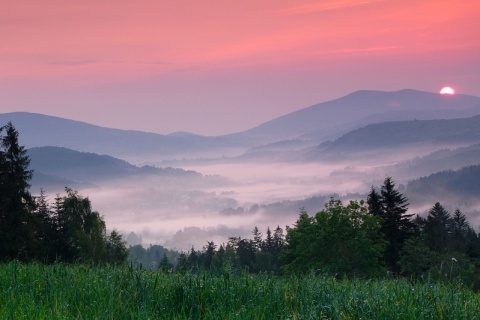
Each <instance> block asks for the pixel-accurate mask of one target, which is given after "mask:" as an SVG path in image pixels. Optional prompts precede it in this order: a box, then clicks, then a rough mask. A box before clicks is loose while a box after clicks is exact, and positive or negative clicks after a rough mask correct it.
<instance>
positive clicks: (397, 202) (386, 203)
mask: <svg viewBox="0 0 480 320" xmlns="http://www.w3.org/2000/svg"><path fill="white" fill-rule="evenodd" d="M367 204H368V211H369V213H370V214H371V215H374V216H379V217H381V218H382V220H383V221H382V227H381V231H382V233H383V234H384V236H385V239H386V240H387V248H386V250H385V263H386V265H387V267H388V268H389V269H390V270H392V271H399V266H398V264H397V263H398V261H399V259H400V251H401V250H402V246H403V243H404V242H405V240H406V239H407V238H408V236H410V235H412V234H413V232H414V224H413V223H412V222H411V221H410V218H411V217H412V216H413V214H407V213H406V212H407V208H408V205H409V203H408V200H407V199H406V198H405V197H404V196H403V195H402V194H401V193H400V192H399V191H398V190H396V189H395V183H394V182H393V180H392V178H391V177H387V178H386V179H385V180H384V183H383V186H382V187H381V189H380V194H379V193H378V192H377V191H375V189H374V188H372V191H371V192H370V194H369V196H368V199H367Z"/></svg>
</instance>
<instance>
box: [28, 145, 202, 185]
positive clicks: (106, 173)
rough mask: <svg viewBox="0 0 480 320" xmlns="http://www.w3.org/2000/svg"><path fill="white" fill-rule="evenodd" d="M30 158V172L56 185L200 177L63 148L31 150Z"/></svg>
mask: <svg viewBox="0 0 480 320" xmlns="http://www.w3.org/2000/svg"><path fill="white" fill-rule="evenodd" d="M27 155H28V156H29V157H30V168H31V169H32V170H34V172H35V176H36V175H38V174H40V175H41V177H43V178H44V179H45V178H46V177H45V175H47V176H50V177H51V178H52V179H53V182H55V181H56V180H57V179H59V178H61V179H67V180H71V181H77V182H78V181H82V182H86V181H88V182H95V181H102V180H108V179H119V178H125V177H131V176H138V175H146V174H149V175H152V174H154V175H164V176H167V175H168V176H177V177H180V176H187V175H188V176H200V174H199V173H197V172H194V171H185V170H183V169H175V168H156V167H152V166H143V167H138V166H134V165H132V164H130V163H128V162H126V161H124V160H120V159H117V158H114V157H111V156H107V155H98V154H95V153H90V152H79V151H75V150H71V149H67V148H63V147H37V148H30V149H28V150H27ZM53 177H56V178H53ZM43 182H47V181H43Z"/></svg>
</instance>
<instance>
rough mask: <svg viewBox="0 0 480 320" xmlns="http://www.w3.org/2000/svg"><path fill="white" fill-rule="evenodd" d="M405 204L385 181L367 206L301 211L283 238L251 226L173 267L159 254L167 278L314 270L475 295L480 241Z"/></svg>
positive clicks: (447, 217)
mask: <svg viewBox="0 0 480 320" xmlns="http://www.w3.org/2000/svg"><path fill="white" fill-rule="evenodd" d="M408 206H409V203H408V199H407V198H406V197H405V196H403V195H402V194H401V193H400V192H399V191H398V190H397V188H396V186H395V182H394V181H393V179H392V178H391V177H387V178H386V179H385V180H384V183H383V185H382V186H380V187H379V188H375V187H372V189H371V191H370V193H369V194H368V196H367V199H366V201H364V200H360V201H349V203H348V204H346V205H344V204H343V203H342V201H340V200H336V199H333V198H331V199H330V201H329V202H328V203H326V204H325V208H324V209H323V210H322V211H320V212H318V213H316V214H315V215H313V216H310V215H309V214H308V213H307V212H306V211H305V210H304V209H301V210H300V214H299V217H298V219H297V221H296V222H295V224H294V225H293V226H291V227H289V226H287V228H286V231H287V232H286V235H284V233H283V229H282V228H280V227H277V228H276V229H275V230H274V231H273V232H272V231H271V230H270V228H268V229H267V230H266V233H265V235H262V233H261V232H260V231H259V230H258V228H257V227H255V228H254V229H253V231H252V236H253V237H252V238H251V239H242V238H240V237H231V238H230V239H229V241H228V243H226V244H221V245H220V246H217V245H216V244H215V243H214V242H213V241H212V242H210V241H208V242H207V245H206V246H204V248H202V250H195V249H194V248H193V247H192V249H191V250H190V251H189V252H183V253H181V254H180V256H179V257H178V260H177V261H176V263H173V262H174V261H171V260H170V259H169V258H168V257H167V256H166V255H164V256H163V259H162V260H161V261H160V263H159V266H158V268H159V270H162V271H166V272H186V271H190V272H196V271H209V272H212V271H213V272H225V271H237V272H241V271H247V272H272V273H275V274H298V275H301V274H306V273H308V272H312V271H314V272H321V273H326V274H332V275H336V276H339V277H362V278H372V277H384V276H385V275H391V276H397V277H408V278H418V279H420V278H424V279H425V278H427V277H428V279H438V280H444V281H454V280H455V281H460V282H462V283H464V284H466V285H469V286H471V287H473V288H474V289H475V290H480V276H479V274H480V235H479V234H478V233H477V232H476V231H475V230H474V229H473V227H472V226H470V225H469V223H468V221H467V219H466V217H465V215H464V214H463V213H462V212H461V211H460V210H458V209H457V210H456V211H455V212H454V213H453V215H451V214H450V213H449V212H448V211H447V210H445V208H444V207H443V206H442V205H441V204H440V203H436V204H435V205H434V206H433V207H432V208H431V209H430V210H429V212H428V215H427V216H426V217H422V216H420V215H413V214H409V213H407V211H408Z"/></svg>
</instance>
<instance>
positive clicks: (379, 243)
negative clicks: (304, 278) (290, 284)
mask: <svg viewBox="0 0 480 320" xmlns="http://www.w3.org/2000/svg"><path fill="white" fill-rule="evenodd" d="M380 224H381V219H380V218H378V217H374V216H371V215H369V214H368V213H367V208H366V207H365V205H364V203H363V202H356V201H351V202H350V203H349V204H348V205H347V206H343V204H342V202H341V201H340V200H334V199H331V200H330V201H329V202H328V203H327V204H326V205H325V209H324V210H322V211H320V212H318V213H317V214H316V215H315V216H314V217H309V216H308V215H307V213H306V212H305V211H302V212H301V213H300V217H299V219H298V220H297V222H296V225H295V226H294V228H289V227H287V230H288V232H287V236H286V242H287V244H286V246H285V250H284V253H283V254H282V255H281V257H282V258H283V260H284V262H285V266H284V268H285V269H286V271H288V272H294V273H304V272H306V271H309V270H317V269H320V270H323V271H329V272H331V273H338V274H342V275H347V276H354V275H358V276H372V275H376V274H378V273H380V272H381V271H382V258H383V253H384V248H385V241H384V240H383V237H382V235H381V232H380V226H381V225H380Z"/></svg>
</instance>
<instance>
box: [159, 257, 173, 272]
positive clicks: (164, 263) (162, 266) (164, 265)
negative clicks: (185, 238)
mask: <svg viewBox="0 0 480 320" xmlns="http://www.w3.org/2000/svg"><path fill="white" fill-rule="evenodd" d="M172 269H173V264H172V263H171V262H170V260H168V257H167V254H166V253H164V254H163V258H162V260H161V261H160V263H159V264H158V270H159V271H162V272H170V271H171V270H172Z"/></svg>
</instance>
